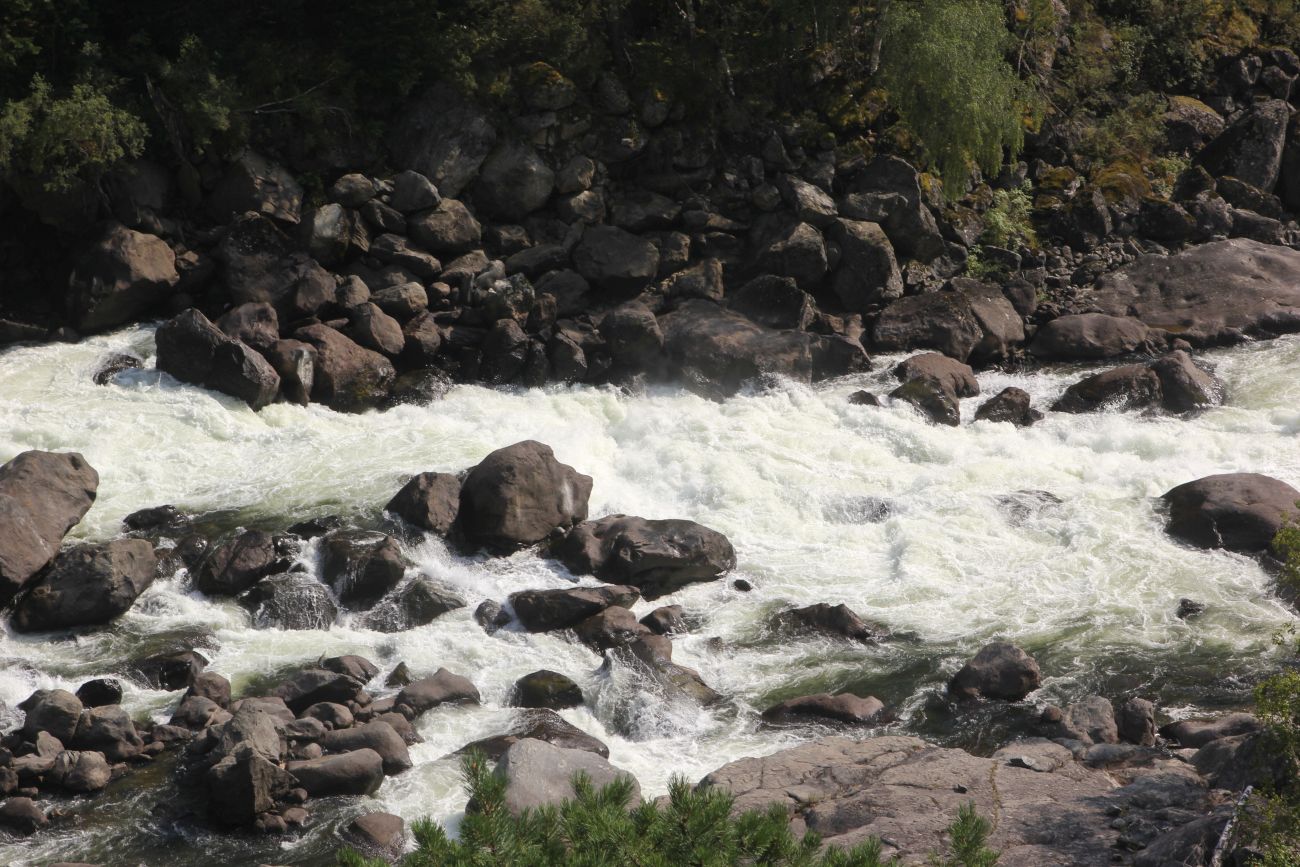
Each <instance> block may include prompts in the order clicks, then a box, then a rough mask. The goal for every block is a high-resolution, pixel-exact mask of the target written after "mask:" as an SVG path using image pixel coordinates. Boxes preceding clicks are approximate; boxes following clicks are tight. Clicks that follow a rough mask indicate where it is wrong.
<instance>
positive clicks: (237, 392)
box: [154, 307, 280, 410]
mask: <svg viewBox="0 0 1300 867" xmlns="http://www.w3.org/2000/svg"><path fill="white" fill-rule="evenodd" d="M154 341H155V343H156V344H157V347H158V369H159V370H161V371H163V372H165V373H170V374H171V375H172V376H174V377H176V378H177V379H179V380H180V381H181V382H188V383H191V384H194V385H201V386H204V387H205V388H211V389H214V390H216V391H220V392H223V393H225V394H229V395H231V396H233V397H237V398H239V399H240V400H243V401H245V402H247V403H248V405H249V406H250V407H252V408H253V409H254V410H258V409H261V408H262V407H264V406H266V405H267V404H269V403H271V402H272V401H273V400H275V398H276V395H277V394H279V392H280V375H279V374H278V373H276V372H275V368H274V367H272V366H271V363H270V362H269V361H267V360H266V359H265V358H263V357H262V356H261V355H260V354H259V353H258V352H257V351H256V350H254V349H253V348H252V347H251V346H249V345H248V344H246V343H244V342H243V341H241V340H236V339H235V338H233V337H230V336H229V335H227V334H226V333H225V332H223V331H222V330H221V329H219V328H217V326H215V325H213V324H212V322H210V321H209V320H208V317H206V316H204V315H203V314H202V313H200V312H199V311H198V310H195V309H194V308H192V307H191V308H190V309H188V310H186V311H184V312H183V313H180V314H178V315H177V316H175V317H174V318H172V319H169V320H168V321H167V322H165V323H163V324H162V325H161V326H160V327H159V328H158V330H157V331H156V332H155V333H154Z"/></svg>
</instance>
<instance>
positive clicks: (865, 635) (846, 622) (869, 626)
mask: <svg viewBox="0 0 1300 867" xmlns="http://www.w3.org/2000/svg"><path fill="white" fill-rule="evenodd" d="M774 622H775V624H776V626H777V627H778V628H779V629H783V630H786V631H789V632H796V633H798V632H816V633H821V634H823V635H832V636H835V637H837V638H847V639H849V640H850V641H861V642H862V643H864V644H875V643H876V642H877V641H880V640H881V639H883V638H888V637H889V630H888V629H886V628H885V627H883V626H880V625H878V624H874V623H868V622H867V621H865V620H863V619H862V618H861V617H860V616H859V615H858V614H857V612H855V611H853V610H852V609H851V608H849V607H848V606H847V605H845V604H843V603H840V604H839V605H828V604H827V603H825V602H818V603H816V604H815V605H808V606H806V607H803V608H791V609H789V610H787V611H782V612H780V613H779V614H777V615H776V617H775V618H774Z"/></svg>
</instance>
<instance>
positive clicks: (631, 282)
mask: <svg viewBox="0 0 1300 867" xmlns="http://www.w3.org/2000/svg"><path fill="white" fill-rule="evenodd" d="M573 264H574V267H575V268H576V269H577V271H578V273H579V274H581V275H582V276H583V278H585V279H586V280H587V281H589V282H590V283H592V284H593V285H595V286H598V287H600V288H602V289H605V290H608V291H610V292H614V293H617V294H620V295H630V294H632V293H635V292H637V291H639V290H641V289H644V288H645V287H646V286H648V285H649V284H650V281H651V280H653V279H654V278H655V275H656V274H657V273H658V271H659V250H658V249H657V248H656V247H655V245H654V244H652V243H650V242H649V241H647V240H645V239H644V238H639V237H637V236H636V235H633V234H632V233H631V232H627V231H625V230H623V229H620V228H618V227H617V226H592V227H590V228H589V229H587V231H586V232H584V233H583V235H582V240H581V241H579V242H578V246H577V247H575V248H574V251H573Z"/></svg>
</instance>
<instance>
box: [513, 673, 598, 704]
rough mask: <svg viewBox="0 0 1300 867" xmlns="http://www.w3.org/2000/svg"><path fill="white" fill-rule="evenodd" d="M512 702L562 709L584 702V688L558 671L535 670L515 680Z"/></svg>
mask: <svg viewBox="0 0 1300 867" xmlns="http://www.w3.org/2000/svg"><path fill="white" fill-rule="evenodd" d="M510 704H512V705H513V706H515V707H527V708H549V709H551V710H562V709H564V708H566V707H577V706H579V705H580V704H582V689H581V688H580V687H579V686H578V685H577V684H576V683H574V682H573V680H572V679H571V678H568V677H566V676H565V675H563V674H560V673H559V672H556V671H547V670H546V669H542V670H541V671H534V672H533V673H532V674H525V675H524V676H523V677H521V678H519V680H517V681H515V686H514V689H513V690H512V691H511V693H510Z"/></svg>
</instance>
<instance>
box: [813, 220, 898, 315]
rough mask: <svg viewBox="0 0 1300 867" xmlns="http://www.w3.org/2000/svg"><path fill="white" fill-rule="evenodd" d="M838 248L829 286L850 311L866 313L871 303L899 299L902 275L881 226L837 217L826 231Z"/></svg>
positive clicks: (892, 249) (875, 303) (877, 303)
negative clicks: (838, 251) (838, 257)
mask: <svg viewBox="0 0 1300 867" xmlns="http://www.w3.org/2000/svg"><path fill="white" fill-rule="evenodd" d="M827 237H828V238H830V240H831V241H833V242H834V243H835V244H836V245H837V246H838V247H839V249H840V261H839V264H838V265H837V266H836V268H835V272H834V274H833V275H832V276H831V289H833V290H834V292H835V294H836V296H837V297H838V298H839V299H840V303H841V304H843V305H844V309H845V310H848V311H849V312H850V313H866V312H867V311H868V310H869V308H871V307H872V306H874V305H879V304H883V303H885V302H888V301H893V300H894V299H896V298H901V297H902V295H903V278H902V275H901V274H900V273H899V271H898V262H897V261H895V259H894V248H893V247H892V246H891V245H890V243H889V238H888V237H886V235H885V232H884V230H883V229H881V228H880V226H879V225H877V224H875V223H867V222H863V221H860V220H836V221H834V222H833V223H831V224H830V228H829V229H828V230H827Z"/></svg>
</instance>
